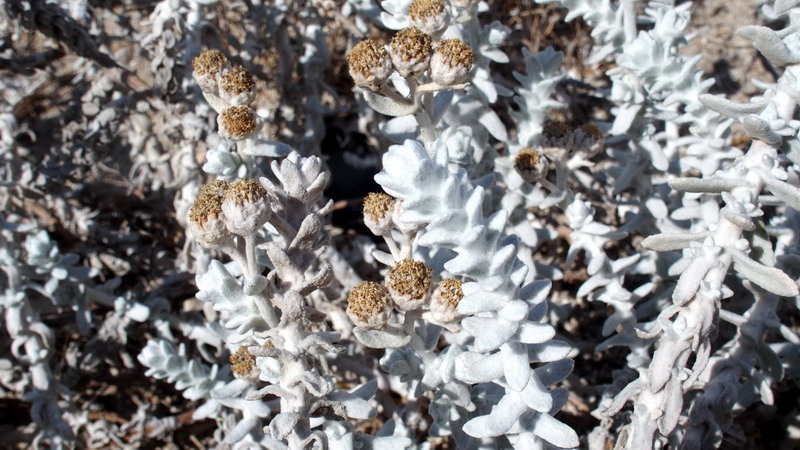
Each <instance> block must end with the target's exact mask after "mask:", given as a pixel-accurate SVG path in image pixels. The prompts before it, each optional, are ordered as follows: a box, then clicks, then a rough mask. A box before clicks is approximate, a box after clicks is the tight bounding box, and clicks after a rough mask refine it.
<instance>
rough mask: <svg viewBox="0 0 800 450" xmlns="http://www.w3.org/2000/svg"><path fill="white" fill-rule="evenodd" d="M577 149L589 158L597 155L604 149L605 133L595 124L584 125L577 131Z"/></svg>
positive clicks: (575, 138) (575, 137)
mask: <svg viewBox="0 0 800 450" xmlns="http://www.w3.org/2000/svg"><path fill="white" fill-rule="evenodd" d="M574 140H575V147H576V149H578V150H582V151H584V152H585V153H586V154H587V155H588V156H592V155H594V154H596V153H597V152H598V151H599V150H600V149H601V148H602V147H603V132H602V131H600V128H598V127H597V125H594V124H591V123H589V124H584V125H581V126H579V127H578V129H577V130H575V136H574Z"/></svg>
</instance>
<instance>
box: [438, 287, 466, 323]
mask: <svg viewBox="0 0 800 450" xmlns="http://www.w3.org/2000/svg"><path fill="white" fill-rule="evenodd" d="M463 284H464V283H463V282H462V281H459V280H456V279H453V278H445V279H443V280H442V281H440V282H439V285H438V286H436V289H434V291H433V295H432V297H431V305H430V308H431V316H432V318H433V319H434V320H436V321H437V322H440V323H450V322H454V321H456V320H458V319H460V318H461V317H462V315H461V314H459V313H458V303H459V302H460V301H461V299H462V298H464V291H462V290H461V286H462V285H463Z"/></svg>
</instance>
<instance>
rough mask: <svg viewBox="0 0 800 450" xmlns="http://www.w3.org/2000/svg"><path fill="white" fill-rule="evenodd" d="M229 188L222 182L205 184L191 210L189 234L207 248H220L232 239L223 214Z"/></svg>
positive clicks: (225, 182) (228, 184)
mask: <svg viewBox="0 0 800 450" xmlns="http://www.w3.org/2000/svg"><path fill="white" fill-rule="evenodd" d="M229 187H230V183H228V182H227V181H222V180H217V181H212V182H210V183H206V184H204V185H203V187H201V188H200V193H198V194H197V197H196V198H195V199H194V204H193V205H192V207H191V208H190V209H189V232H190V233H191V234H192V236H194V238H195V240H196V241H197V242H198V243H199V244H200V245H202V246H203V247H205V248H208V249H215V248H219V247H220V246H221V245H223V244H226V243H227V242H229V241H230V240H231V238H232V236H231V234H230V232H229V231H228V229H227V227H226V226H225V220H224V216H223V214H222V197H223V195H224V192H225V190H226V189H228V188H229Z"/></svg>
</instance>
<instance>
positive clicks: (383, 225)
mask: <svg viewBox="0 0 800 450" xmlns="http://www.w3.org/2000/svg"><path fill="white" fill-rule="evenodd" d="M393 208H394V199H393V198H392V197H391V196H389V195H387V194H384V193H383V192H370V193H369V194H367V196H366V197H365V198H364V224H365V225H366V226H367V228H369V230H370V231H372V233H373V234H375V235H377V236H382V235H383V234H384V233H386V232H387V231H389V230H390V229H391V228H392V209H393Z"/></svg>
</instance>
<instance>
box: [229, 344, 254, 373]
mask: <svg viewBox="0 0 800 450" xmlns="http://www.w3.org/2000/svg"><path fill="white" fill-rule="evenodd" d="M230 362H231V372H233V373H234V374H236V375H237V376H238V377H239V378H251V377H253V369H254V368H255V367H256V357H255V356H253V355H252V354H250V352H249V351H247V346H246V345H243V346H241V347H239V350H236V353H234V354H232V355H231V357H230Z"/></svg>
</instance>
